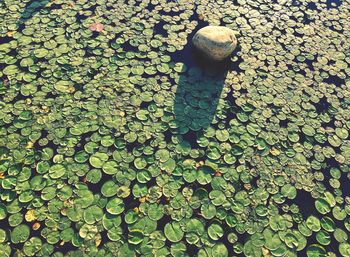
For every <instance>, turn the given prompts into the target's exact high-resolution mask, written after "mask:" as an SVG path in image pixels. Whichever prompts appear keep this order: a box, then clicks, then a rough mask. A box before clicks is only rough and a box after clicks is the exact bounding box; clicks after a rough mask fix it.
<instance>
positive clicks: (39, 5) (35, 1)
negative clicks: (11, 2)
mask: <svg viewBox="0 0 350 257" xmlns="http://www.w3.org/2000/svg"><path fill="white" fill-rule="evenodd" d="M49 2H50V0H31V1H29V2H28V3H27V5H26V7H25V8H24V11H23V12H22V13H21V17H20V19H19V20H18V22H17V25H18V27H21V26H22V25H23V24H24V23H25V22H26V21H27V20H29V19H31V18H32V17H34V15H35V14H37V13H38V12H40V10H42V9H43V8H44V7H45V6H46V5H47V4H48V3H49Z"/></svg>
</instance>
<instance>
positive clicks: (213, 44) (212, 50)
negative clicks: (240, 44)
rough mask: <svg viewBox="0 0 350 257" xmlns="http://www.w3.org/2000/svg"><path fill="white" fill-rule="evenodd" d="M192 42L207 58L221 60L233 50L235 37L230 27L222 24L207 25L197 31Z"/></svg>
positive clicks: (235, 41)
mask: <svg viewBox="0 0 350 257" xmlns="http://www.w3.org/2000/svg"><path fill="white" fill-rule="evenodd" d="M192 43H193V44H194V46H195V47H196V48H197V49H198V50H200V51H201V52H203V53H204V54H205V55H206V57H208V58H209V59H212V60H215V61H221V60H224V59H225V58H227V57H228V56H230V55H231V54H232V52H233V50H235V48H236V46H237V39H236V36H235V34H234V32H233V30H232V29H229V28H226V27H223V26H207V27H204V28H201V29H200V30H198V31H197V33H196V34H195V35H194V37H193V39H192Z"/></svg>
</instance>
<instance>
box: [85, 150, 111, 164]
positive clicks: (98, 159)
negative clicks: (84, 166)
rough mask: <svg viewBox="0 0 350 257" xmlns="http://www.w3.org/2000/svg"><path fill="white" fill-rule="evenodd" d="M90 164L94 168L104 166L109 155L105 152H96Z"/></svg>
mask: <svg viewBox="0 0 350 257" xmlns="http://www.w3.org/2000/svg"><path fill="white" fill-rule="evenodd" d="M89 160H90V164H91V166H92V167H94V168H102V166H103V164H104V163H105V162H106V161H107V160H108V155H107V154H105V153H100V152H97V153H94V154H93V155H91V157H90V159H89Z"/></svg>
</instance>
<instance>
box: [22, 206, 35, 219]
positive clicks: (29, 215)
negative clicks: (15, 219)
mask: <svg viewBox="0 0 350 257" xmlns="http://www.w3.org/2000/svg"><path fill="white" fill-rule="evenodd" d="M24 218H25V219H26V221H28V222H32V221H34V220H36V217H35V210H33V209H31V210H28V211H27V213H26V214H25V215H24Z"/></svg>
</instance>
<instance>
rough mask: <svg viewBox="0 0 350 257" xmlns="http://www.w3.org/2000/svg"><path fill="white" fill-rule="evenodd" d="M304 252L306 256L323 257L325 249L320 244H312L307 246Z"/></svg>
mask: <svg viewBox="0 0 350 257" xmlns="http://www.w3.org/2000/svg"><path fill="white" fill-rule="evenodd" d="M306 254H307V256H308V257H325V256H326V250H325V249H324V248H323V247H322V246H320V245H317V244H313V245H310V246H309V247H308V248H307V250H306Z"/></svg>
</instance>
